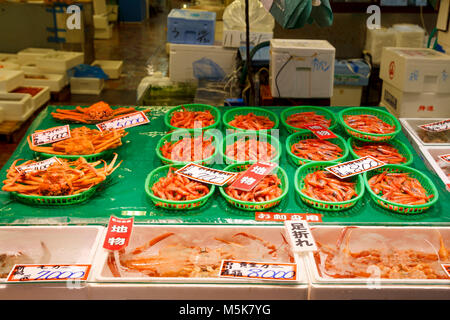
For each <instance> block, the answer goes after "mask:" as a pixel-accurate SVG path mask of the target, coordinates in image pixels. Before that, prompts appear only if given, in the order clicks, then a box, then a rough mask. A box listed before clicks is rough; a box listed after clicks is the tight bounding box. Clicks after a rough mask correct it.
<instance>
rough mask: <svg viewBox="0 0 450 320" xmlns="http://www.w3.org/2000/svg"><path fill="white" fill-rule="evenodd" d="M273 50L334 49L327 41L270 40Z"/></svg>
mask: <svg viewBox="0 0 450 320" xmlns="http://www.w3.org/2000/svg"><path fill="white" fill-rule="evenodd" d="M270 45H271V46H272V48H283V49H286V48H288V49H289V48H311V49H317V48H320V49H333V50H334V47H333V46H332V45H331V44H330V43H329V42H328V41H326V40H310V39H304V40H303V39H298V40H297V39H272V40H270Z"/></svg>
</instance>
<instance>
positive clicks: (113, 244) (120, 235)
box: [103, 216, 134, 250]
mask: <svg viewBox="0 0 450 320" xmlns="http://www.w3.org/2000/svg"><path fill="white" fill-rule="evenodd" d="M133 220H134V219H133V218H127V219H120V218H116V217H114V216H111V217H110V218H109V223H108V230H107V231H106V236H105V242H104V243H103V248H105V249H107V250H120V249H122V248H125V247H126V246H127V245H128V241H129V240H130V237H131V231H132V229H133Z"/></svg>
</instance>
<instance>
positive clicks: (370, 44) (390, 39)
mask: <svg viewBox="0 0 450 320" xmlns="http://www.w3.org/2000/svg"><path fill="white" fill-rule="evenodd" d="M383 47H395V32H394V30H392V29H391V28H380V29H367V33H366V43H365V47H364V50H365V51H367V52H368V53H370V55H371V56H372V64H373V65H376V66H378V65H380V62H381V53H382V50H383Z"/></svg>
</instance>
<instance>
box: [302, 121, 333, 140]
mask: <svg viewBox="0 0 450 320" xmlns="http://www.w3.org/2000/svg"><path fill="white" fill-rule="evenodd" d="M304 127H305V129H308V130H310V131H312V133H314V134H315V135H316V137H317V138H319V139H321V140H324V139H333V138H337V136H336V135H335V134H334V133H333V132H332V131H331V130H329V129H328V128H327V127H325V126H323V125H320V124H305V125H304Z"/></svg>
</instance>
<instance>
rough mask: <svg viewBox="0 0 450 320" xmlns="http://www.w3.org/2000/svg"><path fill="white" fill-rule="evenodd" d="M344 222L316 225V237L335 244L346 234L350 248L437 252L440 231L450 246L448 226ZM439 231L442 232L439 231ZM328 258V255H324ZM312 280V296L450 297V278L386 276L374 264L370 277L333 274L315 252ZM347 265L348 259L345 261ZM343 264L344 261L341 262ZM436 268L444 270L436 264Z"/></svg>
mask: <svg viewBox="0 0 450 320" xmlns="http://www.w3.org/2000/svg"><path fill="white" fill-rule="evenodd" d="M344 228H346V227H344V226H315V227H314V229H313V230H312V233H313V236H314V240H315V241H316V242H319V243H321V244H322V245H323V246H327V245H328V246H330V247H332V248H334V247H335V245H336V243H337V241H338V239H340V237H341V236H343V240H342V242H341V246H342V249H341V250H343V249H344V248H345V247H346V244H347V240H348V243H349V246H348V249H349V251H350V252H354V253H356V252H360V251H363V250H373V249H378V250H389V248H390V247H392V248H396V249H399V250H408V249H412V250H420V251H423V252H425V253H429V254H436V253H437V252H438V251H439V249H440V238H439V234H441V235H442V237H443V240H444V244H445V245H446V247H447V248H448V247H449V246H450V228H449V227H405V226H401V227H374V226H359V227H357V228H351V229H347V232H346V233H344V234H343V231H344ZM438 231H439V233H438ZM324 258H325V257H324ZM305 262H306V265H307V271H308V275H309V279H310V282H311V288H310V299H311V300H316V299H331V300H333V299H342V300H347V299H450V279H385V278H381V277H380V275H381V270H380V269H379V268H377V266H376V264H374V265H373V266H372V267H371V268H369V267H370V265H367V267H368V269H367V270H364V271H365V272H367V273H369V274H371V276H370V277H367V278H338V279H337V278H333V277H331V276H328V275H327V274H325V273H324V272H320V271H319V268H320V267H319V266H318V265H317V264H316V261H315V259H314V255H313V253H308V255H307V257H306V259H305ZM342 264H344V266H343V267H344V268H345V261H344V262H342ZM342 264H341V265H342ZM437 268H439V269H437V270H440V271H441V272H444V270H442V269H440V266H439V265H437Z"/></svg>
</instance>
